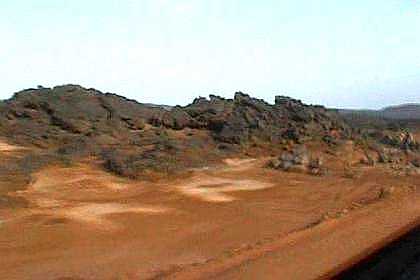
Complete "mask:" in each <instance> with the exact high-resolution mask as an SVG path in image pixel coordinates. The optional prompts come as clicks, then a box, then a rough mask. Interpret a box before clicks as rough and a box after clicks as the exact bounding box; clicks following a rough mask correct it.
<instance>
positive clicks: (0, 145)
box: [0, 140, 24, 152]
mask: <svg viewBox="0 0 420 280" xmlns="http://www.w3.org/2000/svg"><path fill="white" fill-rule="evenodd" d="M22 149H24V148H23V147H20V146H15V145H11V144H8V143H6V142H4V141H2V140H0V152H15V151H18V150H22Z"/></svg>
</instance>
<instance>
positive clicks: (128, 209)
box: [59, 203, 167, 224]
mask: <svg viewBox="0 0 420 280" xmlns="http://www.w3.org/2000/svg"><path fill="white" fill-rule="evenodd" d="M166 211H167V209H165V208H160V207H151V206H130V205H125V204H119V203H89V204H84V205H80V206H76V207H72V208H69V209H63V210H60V211H59V212H60V213H61V214H62V215H63V216H65V217H68V218H70V219H74V220H79V221H83V222H88V223H98V224H101V223H103V222H104V219H105V216H106V215H110V214H121V213H145V214H160V213H164V212H166Z"/></svg>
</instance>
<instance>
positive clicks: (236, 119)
mask: <svg viewBox="0 0 420 280" xmlns="http://www.w3.org/2000/svg"><path fill="white" fill-rule="evenodd" d="M185 110H186V112H188V114H189V115H190V116H191V117H192V118H194V119H195V120H196V123H198V124H199V125H200V126H201V127H204V128H207V129H209V130H210V131H212V132H213V135H214V137H215V138H216V139H217V140H219V141H222V142H228V143H235V144H239V143H242V142H246V141H248V140H249V139H250V138H252V137H256V138H261V139H265V140H268V139H270V141H280V140H282V139H288V140H292V141H294V142H297V143H303V142H305V141H306V140H308V139H311V138H313V137H317V136H318V137H319V138H325V139H327V138H328V137H330V138H339V137H346V136H348V134H349V131H350V130H349V128H348V127H347V125H346V124H345V123H344V122H343V121H342V120H341V119H340V117H339V116H338V115H337V114H336V113H335V112H333V111H328V110H327V109H325V108H323V107H321V106H309V105H305V104H303V103H302V102H300V101H298V100H294V99H291V98H288V97H276V103H275V105H271V104H268V103H266V102H265V101H263V100H260V99H255V98H251V97H250V96H249V95H247V94H244V93H242V92H237V93H236V94H235V97H234V99H224V98H221V97H217V96H210V100H207V99H204V98H199V99H196V100H195V101H194V102H193V104H191V105H189V106H187V107H185Z"/></svg>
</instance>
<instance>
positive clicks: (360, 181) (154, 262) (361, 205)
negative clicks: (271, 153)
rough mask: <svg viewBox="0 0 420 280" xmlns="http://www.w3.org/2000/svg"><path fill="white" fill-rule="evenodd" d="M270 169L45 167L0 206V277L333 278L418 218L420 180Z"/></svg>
mask: <svg viewBox="0 0 420 280" xmlns="http://www.w3.org/2000/svg"><path fill="white" fill-rule="evenodd" d="M0 148H1V149H2V151H3V152H5V151H6V150H7V151H8V152H11V150H15V149H16V148H15V147H6V146H0ZM265 162H266V159H264V158H260V159H252V158H247V159H228V160H226V161H225V162H224V163H223V164H220V165H219V166H214V167H209V168H205V169H199V170H191V172H190V174H189V175H188V176H185V177H183V178H172V179H170V180H169V179H168V180H160V181H157V182H141V181H130V180H127V179H122V178H118V177H115V176H113V175H110V174H109V173H106V172H104V171H102V169H101V168H100V167H99V166H98V165H97V164H95V163H93V162H90V161H88V160H86V162H81V163H79V164H77V165H74V166H69V167H62V166H50V167H48V168H44V169H42V170H41V171H39V172H37V173H36V174H34V177H33V181H32V182H31V183H30V185H29V186H28V187H27V188H26V189H24V190H13V191H11V193H10V195H13V196H16V197H21V198H24V199H25V200H26V201H28V204H27V205H26V206H25V207H23V206H16V207H4V208H0V279H318V278H323V277H324V278H328V277H331V276H333V275H334V273H335V272H338V271H340V269H343V268H345V267H347V266H349V265H351V264H352V263H354V262H357V261H358V260H360V258H362V257H364V256H366V254H368V253H369V252H371V251H372V250H375V249H377V248H379V247H381V246H383V245H384V244H385V243H386V242H389V241H390V240H391V239H393V238H396V237H397V236H398V235H399V234H402V233H403V232H404V231H406V230H408V229H410V228H411V227H413V226H414V225H416V224H417V221H418V218H419V217H420V203H419V202H420V195H419V194H418V192H417V189H418V187H420V183H419V182H420V181H419V179H420V176H418V175H413V176H397V175H395V174H393V173H392V172H389V170H387V169H386V168H382V167H380V166H376V167H363V166H360V167H358V168H357V174H358V176H354V177H353V176H345V175H343V174H342V173H340V172H338V171H337V172H335V171H334V167H332V168H331V170H332V171H331V172H330V173H329V174H327V175H325V176H311V175H306V174H298V173H286V172H279V171H273V170H269V169H267V168H264V164H265ZM337 170H339V168H338V167H337Z"/></svg>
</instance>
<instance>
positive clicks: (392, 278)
mask: <svg viewBox="0 0 420 280" xmlns="http://www.w3.org/2000/svg"><path fill="white" fill-rule="evenodd" d="M334 279H340V280H352V279H357V280H363V279H364V280H367V279H372V280H373V279H374V280H378V279H379V280H381V279H382V280H385V279H389V280H412V279H413V280H414V279H416V280H417V279H420V227H417V228H415V229H414V230H412V231H410V232H409V233H407V234H406V235H404V236H403V237H401V238H399V239H398V240H396V241H394V242H392V243H391V244H390V245H388V246H387V247H385V248H383V249H381V250H380V251H378V252H377V253H375V254H373V255H372V256H370V257H369V258H367V259H366V260H364V261H362V262H360V263H358V264H357V265H355V266H353V267H351V268H350V269H348V270H347V271H344V272H342V273H341V274H339V275H338V276H336V277H334Z"/></svg>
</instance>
